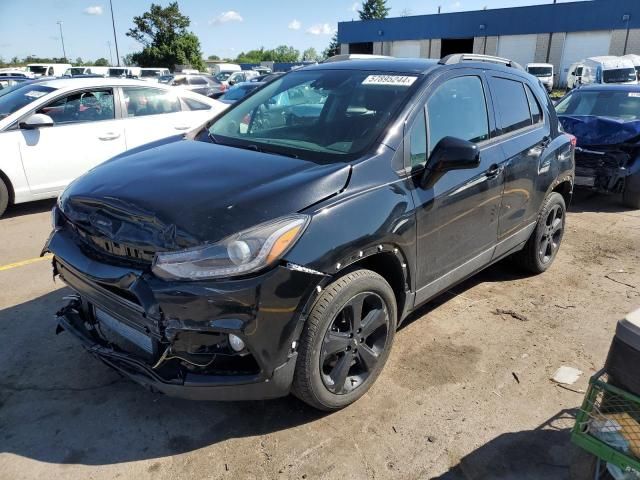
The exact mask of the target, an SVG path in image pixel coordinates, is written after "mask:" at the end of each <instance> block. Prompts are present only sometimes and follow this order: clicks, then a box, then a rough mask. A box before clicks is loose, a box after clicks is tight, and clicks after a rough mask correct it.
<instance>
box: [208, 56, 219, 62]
mask: <svg viewBox="0 0 640 480" xmlns="http://www.w3.org/2000/svg"><path fill="white" fill-rule="evenodd" d="M207 60H214V61H216V60H220V57H219V56H218V55H209V56H208V57H207Z"/></svg>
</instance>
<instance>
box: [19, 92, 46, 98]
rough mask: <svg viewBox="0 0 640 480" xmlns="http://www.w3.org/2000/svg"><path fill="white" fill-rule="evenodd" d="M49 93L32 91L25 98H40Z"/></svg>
mask: <svg viewBox="0 0 640 480" xmlns="http://www.w3.org/2000/svg"><path fill="white" fill-rule="evenodd" d="M46 94H47V92H40V91H38V90H31V91H30V92H27V93H25V94H24V96H25V97H29V98H40V97H41V96H43V95H46Z"/></svg>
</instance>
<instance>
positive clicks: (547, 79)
mask: <svg viewBox="0 0 640 480" xmlns="http://www.w3.org/2000/svg"><path fill="white" fill-rule="evenodd" d="M527 72H528V73H530V74H531V75H533V76H534V77H538V80H540V82H541V83H542V84H543V85H544V87H545V88H546V89H547V92H551V90H553V65H551V64H550V63H527Z"/></svg>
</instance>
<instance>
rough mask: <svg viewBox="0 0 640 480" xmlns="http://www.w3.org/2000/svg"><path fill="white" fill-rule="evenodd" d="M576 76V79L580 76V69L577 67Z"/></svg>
mask: <svg viewBox="0 0 640 480" xmlns="http://www.w3.org/2000/svg"><path fill="white" fill-rule="evenodd" d="M576 76H577V77H580V76H582V67H578V68H576Z"/></svg>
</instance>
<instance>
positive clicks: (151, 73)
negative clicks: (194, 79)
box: [140, 67, 171, 83]
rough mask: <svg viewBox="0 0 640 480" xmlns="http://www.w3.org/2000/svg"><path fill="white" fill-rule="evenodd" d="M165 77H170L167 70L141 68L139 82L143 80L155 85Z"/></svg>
mask: <svg viewBox="0 0 640 480" xmlns="http://www.w3.org/2000/svg"><path fill="white" fill-rule="evenodd" d="M165 75H171V72H169V69H168V68H160V67H157V68H156V67H143V68H141V69H140V80H145V81H147V82H156V83H157V82H158V79H159V78H160V77H163V76H165Z"/></svg>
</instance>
